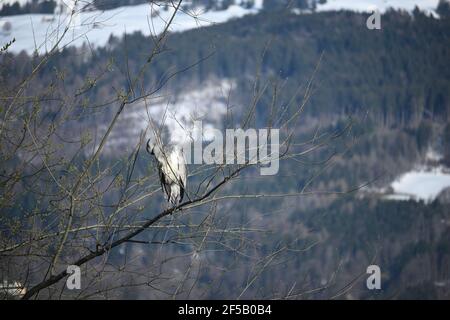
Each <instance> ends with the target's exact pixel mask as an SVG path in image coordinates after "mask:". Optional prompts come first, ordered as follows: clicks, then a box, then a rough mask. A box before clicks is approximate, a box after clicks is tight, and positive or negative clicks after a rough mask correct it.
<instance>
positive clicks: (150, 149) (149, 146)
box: [147, 139, 156, 155]
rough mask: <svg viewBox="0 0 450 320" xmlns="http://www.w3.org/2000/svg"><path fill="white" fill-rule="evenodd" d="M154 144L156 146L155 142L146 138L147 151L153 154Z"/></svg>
mask: <svg viewBox="0 0 450 320" xmlns="http://www.w3.org/2000/svg"><path fill="white" fill-rule="evenodd" d="M155 146H156V143H155V142H154V141H153V140H152V139H148V141H147V152H148V153H150V154H151V155H154V154H155V151H154V149H155Z"/></svg>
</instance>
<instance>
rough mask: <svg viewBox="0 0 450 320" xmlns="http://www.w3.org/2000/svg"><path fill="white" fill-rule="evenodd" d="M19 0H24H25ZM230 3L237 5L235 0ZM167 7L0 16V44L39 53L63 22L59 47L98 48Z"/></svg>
mask: <svg viewBox="0 0 450 320" xmlns="http://www.w3.org/2000/svg"><path fill="white" fill-rule="evenodd" d="M21 1H22V2H26V1H27V0H21ZM6 2H14V0H4V1H3V2H2V3H6ZM58 2H59V3H64V4H65V5H70V3H72V1H71V0H58ZM438 2H439V0H361V1H356V0H328V1H327V2H326V3H325V4H322V5H318V7H317V10H318V11H329V10H340V9H348V10H356V11H369V10H372V9H373V8H374V6H375V7H377V8H378V9H380V11H384V10H386V8H388V7H393V8H396V9H405V10H409V11H411V10H413V9H414V7H415V6H416V5H417V6H418V7H419V8H421V9H422V10H426V11H432V10H433V9H435V8H436V6H437V4H438ZM236 3H240V1H237V2H236ZM262 3H263V0H256V1H255V5H254V6H253V8H251V9H246V8H244V7H242V6H240V5H232V6H230V7H229V8H228V9H226V10H221V11H207V12H204V10H203V9H202V8H197V9H195V10H194V11H193V12H191V14H190V15H188V14H186V13H183V12H179V13H178V15H177V17H176V19H175V21H174V23H173V25H172V26H171V28H170V30H171V31H173V32H177V31H184V30H188V29H192V28H198V27H202V26H208V25H211V24H213V23H223V22H226V21H228V20H230V19H232V18H238V17H242V16H244V15H246V14H255V13H257V12H259V11H260V10H261V9H262ZM172 10H173V9H172ZM172 10H171V9H169V10H168V11H164V10H163V9H162V8H161V7H157V6H150V5H148V4H143V5H137V6H127V7H121V8H117V9H113V10H107V11H90V12H78V13H77V14H76V16H75V17H74V19H73V20H71V21H69V17H68V16H67V13H61V14H55V15H45V14H30V15H17V16H8V17H1V18H0V45H4V44H5V43H7V42H9V41H10V40H11V39H12V38H15V39H16V42H15V43H14V44H13V45H12V46H11V47H10V48H9V50H10V51H12V52H20V51H22V50H25V51H27V52H29V53H31V52H33V51H34V50H35V49H37V50H38V51H39V52H40V53H43V52H45V51H46V50H49V49H50V48H51V47H52V46H53V45H54V44H55V43H56V42H57V41H58V39H59V38H60V37H61V32H62V30H64V28H65V27H66V26H68V25H69V32H68V33H67V34H66V36H65V38H64V40H63V41H62V42H61V43H60V44H59V47H62V46H65V45H76V46H80V45H82V44H83V43H85V42H87V41H89V42H90V44H91V45H93V46H104V45H105V44H106V43H107V41H108V39H109V37H110V35H115V36H121V35H123V34H124V33H125V32H127V33H131V32H134V31H141V32H142V33H143V34H146V35H149V34H150V33H158V32H161V30H163V28H164V25H165V21H167V19H168V18H169V17H170V15H171V13H172ZM68 11H69V10H68Z"/></svg>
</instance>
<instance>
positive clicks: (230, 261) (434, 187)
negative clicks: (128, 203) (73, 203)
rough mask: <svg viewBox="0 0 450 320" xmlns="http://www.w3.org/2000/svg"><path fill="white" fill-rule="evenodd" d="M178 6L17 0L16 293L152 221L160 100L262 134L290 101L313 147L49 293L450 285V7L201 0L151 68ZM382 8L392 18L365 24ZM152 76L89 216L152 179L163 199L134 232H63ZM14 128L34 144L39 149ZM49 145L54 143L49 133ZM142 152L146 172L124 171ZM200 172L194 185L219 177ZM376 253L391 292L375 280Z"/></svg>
mask: <svg viewBox="0 0 450 320" xmlns="http://www.w3.org/2000/svg"><path fill="white" fill-rule="evenodd" d="M176 6H177V1H174V2H170V1H145V0H114V1H106V0H105V1H103V0H98V1H97V0H94V1H77V2H74V1H68V0H45V1H40V0H20V1H14V0H11V1H10V0H7V1H0V45H1V46H4V47H3V49H2V51H1V54H0V96H1V100H0V115H1V120H0V121H1V123H2V125H4V127H5V128H4V129H2V131H3V132H2V134H4V136H3V137H2V138H1V149H2V150H1V156H2V162H1V167H0V169H1V171H2V174H1V180H0V191H1V197H0V216H1V218H0V248H1V249H2V250H1V251H0V280H1V281H2V282H3V287H2V288H3V289H4V290H3V291H4V292H3V296H4V297H5V298H17V297H21V296H23V294H24V292H26V291H27V290H29V289H30V288H31V287H33V286H34V285H36V284H38V283H40V282H41V281H42V280H43V279H48V277H49V271H48V268H49V265H51V267H55V266H56V267H57V268H59V270H64V268H65V267H64V266H65V265H66V264H70V262H71V261H74V260H76V259H77V258H79V257H82V256H83V255H85V254H88V253H89V251H88V250H87V249H86V248H90V249H89V250H94V248H95V247H96V244H97V245H98V244H99V243H103V242H105V241H109V240H111V239H115V237H116V234H115V232H117V236H118V235H119V234H120V232H126V230H125V229H126V228H125V227H124V226H125V224H127V225H128V224H129V221H128V220H127V219H132V222H133V223H138V222H140V221H143V220H145V218H149V217H152V216H154V215H156V214H157V213H158V212H160V211H161V210H163V209H164V208H165V206H167V205H166V204H165V200H164V198H163V197H162V195H161V192H160V191H159V192H158V191H157V188H158V184H159V182H158V180H157V175H155V171H154V170H155V169H154V167H153V166H152V165H151V162H150V158H149V156H148V155H146V154H145V153H140V154H139V155H138V156H136V158H135V159H134V158H133V156H132V155H133V152H134V151H135V150H136V146H138V145H139V143H140V141H141V140H142V137H141V135H142V132H143V131H144V130H145V129H146V127H147V126H148V123H149V120H148V114H149V113H150V114H151V115H152V116H153V117H154V118H155V119H156V120H160V119H162V118H164V117H166V118H167V121H166V122H165V123H164V127H165V130H166V131H167V132H168V133H167V134H168V135H169V136H171V137H172V141H173V140H176V139H175V138H173V137H174V136H175V137H178V136H179V135H176V134H174V132H176V131H177V130H179V127H178V126H177V125H180V126H181V127H183V126H182V125H181V124H180V122H181V123H183V124H186V123H189V121H191V120H192V119H194V118H196V119H202V120H203V122H204V124H207V125H211V126H215V127H218V128H221V129H225V128H228V127H235V123H236V122H239V121H240V120H242V119H243V118H245V115H246V113H247V110H249V106H253V109H252V108H250V110H252V112H253V116H252V119H251V127H255V128H262V127H266V126H267V122H266V119H268V118H270V119H272V118H271V116H272V115H273V113H274V110H279V112H278V113H277V114H278V115H279V118H277V119H278V120H280V121H279V122H277V121H274V122H273V123H272V125H273V127H274V128H276V127H277V124H278V125H279V124H280V123H282V120H283V119H285V118H283V117H284V116H283V113H291V114H295V113H296V111H295V110H299V112H300V113H301V114H300V116H299V119H298V121H296V122H295V124H293V126H292V127H291V133H292V137H293V141H294V142H293V143H292V148H293V150H296V151H295V152H297V156H293V157H290V158H288V159H286V161H282V162H280V171H279V173H278V174H277V175H275V176H272V177H265V178H264V179H262V178H261V177H260V176H259V174H258V172H259V170H249V171H248V172H245V173H242V174H241V175H240V176H239V178H238V179H236V180H235V181H234V182H233V183H230V184H227V185H226V186H225V187H224V189H223V190H222V191H221V192H222V193H221V195H227V194H240V195H246V194H247V195H248V194H251V195H255V194H259V195H261V196H260V197H257V198H255V197H248V198H245V197H242V198H231V199H229V200H226V201H223V202H218V203H215V204H214V205H212V204H211V203H207V204H205V205H204V206H200V207H195V208H193V209H188V211H187V212H183V211H182V213H180V214H179V215H178V214H177V213H175V214H174V215H173V216H168V217H166V219H165V220H162V221H161V224H158V225H157V226H154V228H149V229H148V230H146V231H145V232H143V233H141V234H139V236H138V237H136V238H135V240H136V241H135V242H125V243H123V244H121V245H120V246H118V247H116V248H114V249H112V250H110V251H108V253H107V254H106V255H103V256H101V257H99V258H98V259H97V260H93V262H89V264H86V265H83V266H82V274H85V275H86V277H87V278H86V280H82V283H83V285H82V287H83V289H82V290H73V291H71V290H67V289H65V287H64V283H63V282H64V281H62V282H61V283H56V284H54V285H52V286H51V287H49V288H46V289H45V291H42V292H41V293H40V294H39V296H38V298H51V299H56V298H80V299H81V298H83V299H89V298H102V299H103V298H125V299H153V298H163V299H166V298H171V297H175V298H193V299H218V298H224V299H236V298H247V299H260V298H266V299H272V298H275V299H331V298H333V299H448V298H450V265H449V263H450V66H449V64H450V2H448V1H445V0H440V1H439V0H404V1H400V0H398V1H390V0H385V1H381V0H380V1H377V0H372V1H370V0H369V1H345V0H335V1H332V0H328V1H325V0H318V1H316V0H296V1H288V0H278V1H275V0H192V1H186V2H185V1H183V2H182V3H181V5H180V7H179V9H180V10H179V12H177V14H176V16H175V18H174V20H173V22H172V23H171V25H170V27H169V28H168V36H167V39H166V40H165V41H164V44H163V46H162V48H161V51H160V52H159V53H158V55H157V56H156V57H155V58H154V59H153V60H152V62H151V65H150V66H149V67H148V68H147V69H145V70H144V71H143V72H142V73H140V72H141V67H142V65H143V64H145V61H146V59H147V56H148V55H149V53H151V52H152V50H154V48H155V43H156V42H155V41H156V40H155V39H156V37H157V35H159V34H161V32H163V30H164V28H165V26H166V23H167V21H168V20H169V19H170V17H171V14H172V13H173V12H174V8H175V7H176ZM374 10H379V12H380V14H381V16H380V22H381V29H379V30H378V29H373V30H370V29H369V28H367V26H366V22H367V19H368V18H369V16H371V15H372V14H373V12H374ZM73 13H75V14H73ZM68 17H70V18H68ZM65 30H66V31H65ZM62 35H63V36H62ZM42 61H44V63H42ZM41 63H42V64H41ZM34 70H36V71H34ZM30 75H32V77H30ZM135 75H140V78H139V81H137V82H136V83H133V80H132V79H133V78H134V76H135ZM24 83H27V84H26V86H23V84H24ZM133 88H134V89H133ZM153 89H155V90H156V89H157V90H156V91H157V92H156V91H155V92H156V94H155V95H153V96H152V97H151V98H150V99H149V100H145V101H142V100H140V101H136V102H135V103H134V102H133V103H130V104H129V105H127V106H126V107H125V109H124V111H123V112H122V113H121V114H120V117H119V118H118V120H117V123H116V124H115V126H114V129H113V130H112V131H111V134H110V135H109V137H108V140H107V142H106V144H105V146H104V148H103V150H102V153H101V155H100V156H99V157H98V158H97V159H96V161H95V164H92V163H90V165H92V166H93V167H95V168H96V170H98V172H102V170H104V168H106V167H108V168H109V169H108V170H110V172H109V173H108V174H111V178H110V179H105V180H104V181H103V182H101V183H102V186H107V185H108V186H109V185H114V186H115V187H117V189H116V191H112V192H105V193H102V194H101V195H100V193H101V192H100V191H99V190H96V191H92V197H94V196H95V197H98V199H99V200H98V202H95V201H93V200H92V201H91V200H88V199H86V202H85V203H83V204H80V206H79V209H80V210H79V216H75V217H76V218H75V220H74V226H76V227H77V228H78V229H80V228H82V227H86V226H88V225H90V224H92V223H93V221H95V223H99V221H108V223H112V222H111V221H112V220H108V219H109V217H111V216H113V215H114V212H113V211H114V210H113V209H114V206H113V205H109V204H111V203H116V202H118V203H119V204H120V203H125V202H121V201H122V197H123V194H125V193H126V194H127V197H128V198H127V199H132V197H138V196H139V195H141V194H139V193H136V194H131V192H134V191H133V190H131V189H132V188H131V187H130V186H129V185H127V184H126V183H127V182H130V181H131V182H133V181H134V182H136V184H139V183H140V185H144V186H152V188H153V189H152V190H156V191H155V196H154V197H153V196H152V197H150V198H148V199H147V198H146V199H145V201H142V202H139V203H136V206H133V208H128V209H127V210H124V211H122V212H121V214H123V216H120V219H118V220H117V221H116V222H117V223H121V227H120V228H119V229H117V230H116V229H114V227H112V224H110V225H108V226H109V229H107V230H100V231H99V229H97V228H94V227H92V228H90V227H89V228H86V230H87V231H86V230H85V231H80V232H78V231H74V232H72V231H70V232H69V233H68V236H67V238H66V239H64V241H62V242H61V243H63V244H64V245H61V246H58V245H57V244H58V243H60V242H59V241H60V238H61V235H62V234H64V232H63V231H64V230H65V228H64V226H65V223H66V222H67V221H69V218H63V217H65V216H64V215H63V214H65V213H64V212H66V211H65V210H66V209H61V208H69V204H68V203H66V202H65V201H66V200H61V199H60V197H57V196H55V194H56V193H55V192H56V191H55V190H56V189H58V186H59V184H58V183H56V182H55V180H56V181H60V184H61V185H63V186H65V185H70V186H72V185H73V181H71V175H74V176H75V175H76V174H79V173H80V172H82V168H83V166H84V164H83V163H84V161H85V160H86V159H87V158H88V157H89V155H92V154H93V150H94V147H95V146H98V145H99V142H100V138H101V136H102V135H103V134H105V132H107V128H108V126H109V124H110V122H111V119H112V118H113V117H114V115H115V114H116V112H117V107H116V105H117V104H114V103H111V102H117V100H115V99H117V97H119V98H120V97H123V96H124V92H126V91H127V90H131V91H132V95H133V96H139V95H140V94H141V95H142V94H143V93H144V92H147V90H149V91H150V92H153V91H152V90H153ZM136 91H139V92H140V93H137V92H136ZM255 93H257V94H255ZM255 95H257V96H258V99H257V100H255V99H254V98H255ZM14 99H15V100H14ZM119 100H120V99H119ZM130 100H132V99H130ZM12 101H13V102H12ZM253 101H255V103H254V104H253ZM11 105H12V108H8V106H11ZM298 106H301V108H298ZM296 108H297V109H296ZM69 110H70V111H69ZM148 110H150V111H148ZM13 117H14V118H13ZM8 119H10V120H8ZM20 119H30V121H28V120H24V123H25V124H24V125H22V124H21V123H22V122H20V121H19V120H20ZM31 119H32V120H33V121H31ZM62 119H64V124H63V125H59V124H60V123H62ZM275 120H276V119H275ZM8 121H10V122H8ZM15 121H19V122H15ZM233 121H234V122H233ZM55 123H56V124H55ZM54 128H57V129H54ZM177 128H178V129H177ZM58 130H59V131H58ZM32 131H33V132H35V137H36V139H37V140H38V141H36V139H34V138H33V135H31V133H30V135H29V136H28V134H27V132H32ZM22 133H23V137H22ZM53 135H55V136H56V137H55V138H50V136H52V137H53ZM181 135H183V133H181ZM45 137H48V139H47V140H45V139H46V138H45ZM15 139H16V140H17V141H19V142H20V141H24V142H23V143H26V142H27V141H28V142H29V145H28V146H27V147H26V148H25V147H24V149H23V150H22V149H21V148H19V146H20V145H21V143H22V142H20V143H18V142H17V141H16V140H15ZM33 139H34V140H33ZM44 140H45V141H46V143H48V142H49V141H50V140H51V141H52V145H51V147H48V148H47V147H46V148H44V147H39V145H40V143H41V141H44ZM169 140H170V139H169ZM14 141H16V142H14ZM15 146H17V149H15ZM310 147H312V148H313V150H310ZM39 150H41V153H39V152H40V151H39ZM305 150H307V151H308V152H306V151H305ZM302 151H305V152H304V153H302ZM33 152H34V153H35V158H33V157H32V156H31V154H32V153H33ZM130 157H131V158H130ZM56 158H58V159H60V158H66V160H61V161H60V162H58V163H56V162H54V161H53V160H55V159H56ZM24 159H26V161H25V160H24ZM45 159H47V161H45ZM130 159H131V160H133V159H134V163H133V168H134V171H132V172H131V173H130V172H129V171H127V170H125V171H124V172H122V171H121V170H122V169H120V168H121V166H122V165H123V164H129V163H130ZM58 161H59V160H58ZM53 164H54V167H53ZM53 168H54V171H53V172H54V173H55V177H53V176H52V175H49V174H48V172H52V170H53ZM124 168H128V167H127V166H125V167H124ZM47 169H48V170H47ZM115 170H117V171H115ZM188 170H189V172H190V173H192V172H195V170H198V168H197V167H195V166H194V165H192V166H189V168H188ZM105 171H106V169H105ZM44 172H46V173H45V176H40V177H37V175H38V174H40V173H42V174H43V175H44ZM122 173H123V177H122V176H121V177H122V178H120V179H119V178H117V177H118V176H120V175H121V174H122ZM93 177H95V174H93ZM112 177H114V178H112ZM145 177H150V179H147V180H145ZM35 178H36V179H35ZM127 179H128V181H127ZM189 179H190V180H189V184H188V190H190V192H192V194H193V193H194V191H193V190H194V189H195V186H196V185H198V184H199V183H201V181H202V176H201V174H200V175H199V176H195V175H193V176H192V177H190V178H189ZM92 180H93V181H94V182H95V179H94V178H93V179H92ZM47 184H48V185H50V184H51V185H52V186H51V187H49V186H48V185H47ZM83 188H84V187H83V186H82V187H81V189H83ZM99 189H100V188H99ZM121 190H122V191H123V193H122V192H120V191H121ZM130 190H131V191H130ZM145 191H146V192H148V190H145ZM41 192H42V193H41ZM44 193H45V195H44ZM142 194H144V191H143V193H142ZM192 194H191V196H192ZM270 195H277V196H270ZM281 195H289V196H281ZM91 199H93V198H91ZM95 199H97V198H95ZM58 201H59V202H58ZM96 201H97V200H96ZM94 202H95V204H94ZM55 203H58V204H55ZM133 205H134V204H133ZM183 210H184V209H183ZM68 217H70V219H72V216H68ZM130 217H132V218H130ZM85 218H86V219H85ZM83 219H85V220H83ZM130 221H131V220H130ZM116 222H115V223H116ZM95 223H94V225H95ZM130 223H131V222H130ZM175 226H176V227H175ZM111 228H112V229H111ZM83 230H84V229H83ZM83 232H86V233H83ZM112 234H113V236H112ZM169 240H170V241H169ZM105 243H107V242H105ZM58 248H63V249H64V250H62V252H59V253H57V252H58V251H60V250H58ZM97 248H98V246H97ZM55 252H56V254H55ZM58 255H59V256H60V257H59V260H58V259H53V260H52V258H54V257H55V256H58ZM55 260H58V261H57V262H56V261H55ZM52 261H53V262H54V263H53V262H52ZM58 263H59V264H58ZM374 264H375V265H378V266H379V267H380V269H381V289H380V290H369V289H368V288H367V287H366V279H367V277H368V274H367V273H366V270H367V267H368V266H369V265H374ZM100 265H101V267H100ZM51 267H50V269H51ZM50 273H51V272H50ZM82 279H85V278H82ZM87 279H89V280H87ZM11 284H13V287H14V288H15V289H17V290H16V291H14V290H13V289H11V288H10V286H11ZM11 290H12V291H11Z"/></svg>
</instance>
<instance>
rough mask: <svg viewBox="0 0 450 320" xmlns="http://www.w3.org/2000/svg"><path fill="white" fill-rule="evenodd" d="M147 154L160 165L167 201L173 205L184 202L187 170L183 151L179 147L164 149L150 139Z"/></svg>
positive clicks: (159, 171) (160, 175) (160, 174)
mask: <svg viewBox="0 0 450 320" xmlns="http://www.w3.org/2000/svg"><path fill="white" fill-rule="evenodd" d="M147 152H148V153H150V154H151V155H152V156H154V158H155V160H156V162H157V164H158V173H159V180H160V181H161V187H162V189H163V191H164V193H165V195H166V199H167V201H168V202H169V203H171V204H173V205H177V204H179V203H180V202H181V201H182V200H183V196H184V193H185V189H186V180H187V170H186V161H185V159H184V156H183V151H182V149H181V148H180V147H178V146H170V147H164V146H163V145H162V143H158V142H155V141H153V140H152V139H149V140H148V141H147Z"/></svg>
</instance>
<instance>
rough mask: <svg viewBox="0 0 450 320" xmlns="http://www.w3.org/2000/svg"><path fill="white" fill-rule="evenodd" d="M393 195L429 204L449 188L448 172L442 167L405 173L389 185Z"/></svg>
mask: <svg viewBox="0 0 450 320" xmlns="http://www.w3.org/2000/svg"><path fill="white" fill-rule="evenodd" d="M391 187H392V189H393V190H394V194H396V195H400V196H403V198H404V199H408V196H409V198H410V199H418V200H424V201H425V202H431V201H433V200H434V199H436V197H437V196H438V195H439V194H440V193H441V192H442V191H443V190H444V189H446V188H448V187H450V170H449V169H446V168H444V167H442V166H439V167H435V168H418V169H414V170H412V171H410V172H407V173H405V174H403V175H401V176H400V177H399V178H397V179H396V180H395V181H394V182H392V184H391Z"/></svg>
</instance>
